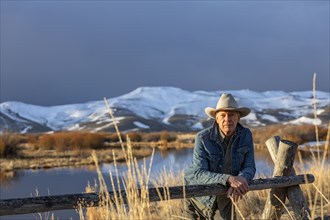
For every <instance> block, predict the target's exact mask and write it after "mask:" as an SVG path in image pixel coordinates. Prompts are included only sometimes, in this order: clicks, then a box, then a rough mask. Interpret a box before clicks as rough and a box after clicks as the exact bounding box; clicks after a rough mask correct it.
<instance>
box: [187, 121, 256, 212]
mask: <svg viewBox="0 0 330 220" xmlns="http://www.w3.org/2000/svg"><path fill="white" fill-rule="evenodd" d="M219 135H220V134H219V132H218V124H217V123H216V122H215V123H214V125H213V126H212V127H209V128H206V129H204V130H202V131H200V132H199V133H197V135H196V138H195V147H194V154H193V161H192V164H191V165H190V166H189V167H188V168H187V169H186V170H185V181H186V184H187V185H195V184H214V183H219V184H221V185H224V186H226V184H227V183H226V182H227V179H228V178H229V174H224V173H222V166H223V161H224V152H223V150H222V147H221V145H220V143H221V141H220V136H219ZM231 155H232V158H231V175H233V176H238V175H239V176H243V177H244V178H245V179H246V180H247V182H250V181H251V180H252V179H253V177H254V174H255V172H256V166H255V160H254V147H253V139H252V133H251V131H250V130H249V129H248V128H245V127H243V126H242V125H241V124H237V127H236V136H235V139H234V141H233V144H232V148H231ZM195 199H196V200H198V201H200V202H201V203H203V204H204V205H205V206H206V207H207V208H209V209H212V207H213V205H214V202H215V201H216V196H215V195H212V196H203V197H197V198H195Z"/></svg>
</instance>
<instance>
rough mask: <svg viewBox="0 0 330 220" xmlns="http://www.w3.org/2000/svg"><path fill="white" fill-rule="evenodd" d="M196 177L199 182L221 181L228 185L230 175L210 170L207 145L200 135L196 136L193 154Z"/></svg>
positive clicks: (211, 182)
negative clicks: (206, 150) (205, 145)
mask: <svg viewBox="0 0 330 220" xmlns="http://www.w3.org/2000/svg"><path fill="white" fill-rule="evenodd" d="M193 166H194V177H195V179H196V181H197V182H198V183H199V184H213V183H220V184H222V185H224V186H226V183H227V180H228V178H229V176H230V175H228V174H221V173H214V172H210V167H209V163H208V161H207V158H206V152H205V147H204V144H203V141H202V138H201V136H200V135H197V136H196V139H195V147H194V155H193Z"/></svg>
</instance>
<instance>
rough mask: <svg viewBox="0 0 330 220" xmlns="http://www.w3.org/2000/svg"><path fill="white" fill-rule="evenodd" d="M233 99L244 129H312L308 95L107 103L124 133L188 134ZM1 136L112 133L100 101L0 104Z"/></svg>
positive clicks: (153, 93)
mask: <svg viewBox="0 0 330 220" xmlns="http://www.w3.org/2000/svg"><path fill="white" fill-rule="evenodd" d="M224 92H225V93H232V94H233V95H234V97H235V98H236V100H237V101H238V103H239V105H240V106H246V107H249V108H251V110H252V112H251V114H250V115H248V116H247V117H245V118H243V119H242V120H241V122H242V123H243V124H249V125H250V126H264V125H267V124H274V123H283V124H285V123H291V124H304V123H307V124H313V123H314V122H315V120H314V106H313V103H314V99H313V93H312V91H304V92H283V91H266V92H256V91H251V90H232V91H228V90H227V91H213V92H212V91H194V92H190V91H186V90H182V89H179V88H173V87H141V88H138V89H136V90H134V91H132V92H130V93H128V94H125V95H122V96H119V97H116V98H111V99H108V103H109V105H110V106H111V108H112V110H113V112H114V116H115V118H116V122H117V123H118V127H119V129H120V130H121V131H128V130H147V131H159V130H176V131H192V130H200V129H202V128H203V127H206V126H209V125H210V124H211V123H212V120H210V119H208V118H207V116H206V115H205V113H204V108H205V107H215V105H216V103H217V101H218V99H219V97H220V95H221V94H222V93H224ZM329 97H330V93H327V92H321V91H317V92H316V103H317V115H318V120H317V121H316V122H317V123H318V124H319V125H322V124H323V125H327V123H328V122H329V119H330V116H329V112H330V111H329V108H330V99H329ZM0 123H1V128H0V131H4V130H8V131H15V132H21V133H27V132H46V131H60V130H69V131H72V130H88V131H95V132H97V131H113V130H114V127H113V123H114V122H113V120H112V119H111V117H110V114H109V112H108V109H107V107H106V105H105V102H104V101H103V100H100V101H92V102H88V103H83V104H71V105H62V106H52V107H43V106H36V105H30V104H25V103H21V102H4V103H1V104H0Z"/></svg>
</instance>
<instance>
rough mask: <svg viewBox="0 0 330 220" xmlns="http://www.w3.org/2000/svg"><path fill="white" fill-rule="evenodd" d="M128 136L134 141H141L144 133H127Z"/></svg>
mask: <svg viewBox="0 0 330 220" xmlns="http://www.w3.org/2000/svg"><path fill="white" fill-rule="evenodd" d="M127 136H128V137H129V139H130V140H131V141H134V142H140V141H141V140H142V135H141V134H140V133H138V132H132V133H127Z"/></svg>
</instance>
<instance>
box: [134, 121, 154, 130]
mask: <svg viewBox="0 0 330 220" xmlns="http://www.w3.org/2000/svg"><path fill="white" fill-rule="evenodd" d="M133 124H134V125H136V126H137V127H139V128H143V129H149V128H150V127H149V126H148V125H145V124H143V123H141V122H138V121H135V122H133Z"/></svg>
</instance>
